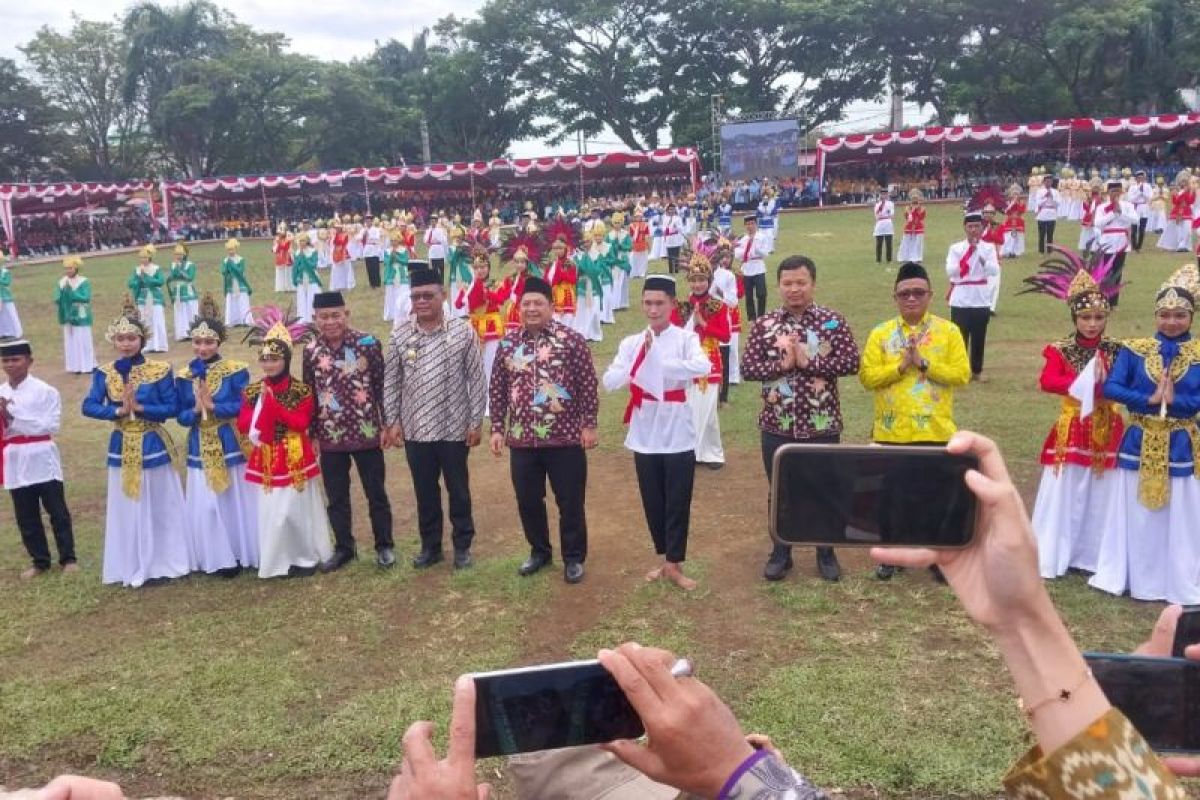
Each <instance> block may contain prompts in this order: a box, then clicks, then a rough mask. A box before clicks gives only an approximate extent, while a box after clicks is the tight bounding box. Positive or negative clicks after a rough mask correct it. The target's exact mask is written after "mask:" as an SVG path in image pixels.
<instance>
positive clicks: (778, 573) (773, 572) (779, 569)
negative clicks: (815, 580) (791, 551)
mask: <svg viewBox="0 0 1200 800" xmlns="http://www.w3.org/2000/svg"><path fill="white" fill-rule="evenodd" d="M791 569H792V559H791V556H788V557H787V558H774V557H772V558H768V559H767V566H766V567H765V568H763V577H764V578H766V579H767V580H769V581H781V580H783V579H784V578H786V577H787V574H788V573H789V572H790V571H791Z"/></svg>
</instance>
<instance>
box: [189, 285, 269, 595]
mask: <svg viewBox="0 0 1200 800" xmlns="http://www.w3.org/2000/svg"><path fill="white" fill-rule="evenodd" d="M188 336H189V337H190V338H191V340H192V350H193V352H194V353H195V356H196V357H195V358H194V359H192V361H191V362H190V363H189V364H188V365H187V366H186V367H184V368H183V369H181V370H180V371H179V376H178V377H177V378H176V381H175V388H176V391H177V393H178V395H179V411H178V413H177V415H176V416H177V418H178V420H179V424H181V425H183V426H184V427H185V428H187V429H188V432H187V500H186V502H185V506H184V510H185V512H186V516H187V518H188V520H189V521H190V522H191V534H192V535H191V538H190V539H189V545H190V552H191V561H192V565H193V566H195V567H197V568H198V569H200V570H201V571H203V572H209V573H218V574H221V575H223V576H225V577H232V576H234V575H236V574H237V573H238V572H239V571H240V570H241V569H252V568H257V567H258V495H259V494H260V493H259V492H257V491H255V490H254V487H252V486H251V485H250V484H249V483H247V482H246V454H245V449H246V448H247V444H246V441H245V439H244V438H243V437H242V435H241V433H240V432H239V431H238V430H237V416H238V412H239V411H241V409H242V392H243V391H244V390H245V388H246V385H247V384H249V383H250V373H249V371H248V366H247V364H246V363H245V362H244V361H234V360H232V359H228V358H224V357H222V355H221V352H220V348H221V344H222V343H224V341H225V325H224V324H222V322H221V320H220V319H219V312H218V311H217V305H216V303H215V302H214V301H213V298H212V296H211V295H205V297H204V301H203V304H202V305H201V308H200V316H198V317H196V319H194V320H193V321H192V324H191V326H190V327H189V328H188Z"/></svg>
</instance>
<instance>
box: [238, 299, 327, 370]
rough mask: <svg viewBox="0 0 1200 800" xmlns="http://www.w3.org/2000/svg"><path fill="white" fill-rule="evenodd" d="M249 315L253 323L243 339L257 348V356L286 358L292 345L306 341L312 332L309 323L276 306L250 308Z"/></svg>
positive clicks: (290, 351)
mask: <svg viewBox="0 0 1200 800" xmlns="http://www.w3.org/2000/svg"><path fill="white" fill-rule="evenodd" d="M250 315H251V318H252V319H253V321H254V325H253V326H251V328H250V330H249V331H248V332H247V333H246V338H245V339H244V340H243V341H245V342H248V343H249V344H250V345H252V346H254V347H257V348H259V358H262V357H264V356H274V357H276V358H282V359H284V360H287V359H289V358H291V356H292V347H293V346H294V345H296V344H303V343H304V342H306V341H308V339H309V338H310V337H311V336H312V333H313V328H312V326H311V325H309V324H307V323H304V322H301V321H300V320H299V319H297V318H296V317H291V318H289V317H287V316H286V315H285V314H284V312H283V311H282V310H281V309H280V308H279V307H278V306H262V307H260V308H252V309H250Z"/></svg>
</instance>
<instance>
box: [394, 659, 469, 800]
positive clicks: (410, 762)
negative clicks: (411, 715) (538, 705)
mask: <svg viewBox="0 0 1200 800" xmlns="http://www.w3.org/2000/svg"><path fill="white" fill-rule="evenodd" d="M432 733H433V723H432V722H414V723H413V724H412V725H410V726H409V727H408V730H407V731H405V733H404V763H403V765H402V766H401V768H400V774H399V775H397V776H396V777H395V779H394V780H393V781H392V785H391V788H390V789H389V790H388V795H387V800H487V798H489V797H490V796H491V787H490V786H488V785H487V784H486V783H481V784H478V785H476V783H475V682H474V681H473V680H471V679H470V678H466V677H463V678H459V679H458V681H457V682H456V683H455V684H454V709H453V711H452V712H451V715H450V745H449V748H448V750H447V752H446V757H445V758H444V759H442V760H441V761H438V760H437V754H436V753H435V752H434V750H433V742H432V741H431V740H430V737H431V734H432Z"/></svg>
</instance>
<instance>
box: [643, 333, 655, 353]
mask: <svg viewBox="0 0 1200 800" xmlns="http://www.w3.org/2000/svg"><path fill="white" fill-rule="evenodd" d="M643 346H644V347H645V348H646V352H647V353H649V352H650V348H651V347H653V346H654V334H653V333H652V332H651V331H650V330H647V331H646V336H645V337H644V341H643Z"/></svg>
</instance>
